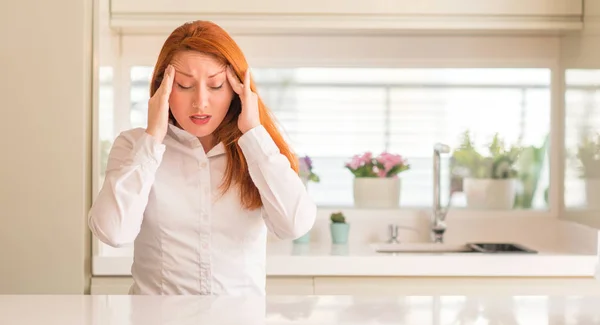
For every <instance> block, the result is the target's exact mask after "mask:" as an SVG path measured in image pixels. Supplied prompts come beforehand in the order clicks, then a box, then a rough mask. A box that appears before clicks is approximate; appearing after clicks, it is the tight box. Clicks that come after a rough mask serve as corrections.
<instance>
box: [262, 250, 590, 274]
mask: <svg viewBox="0 0 600 325" xmlns="http://www.w3.org/2000/svg"><path fill="white" fill-rule="evenodd" d="M526 246H527V247H528V248H530V249H533V250H536V251H537V253H536V254H513V253H507V254H503V253H500V254H481V253H421V252H418V253H397V254H389V253H377V252H376V251H375V250H373V249H372V248H371V247H370V246H369V245H367V244H349V245H335V244H329V243H323V244H314V243H313V244H293V243H291V242H278V243H271V244H269V247H268V251H267V275H269V276H425V277H426V276H471V277H526V276H535V277H594V276H595V274H596V268H597V263H598V256H597V255H595V254H591V253H589V254H584V253H581V252H576V251H568V250H565V249H561V248H559V247H543V246H535V245H526Z"/></svg>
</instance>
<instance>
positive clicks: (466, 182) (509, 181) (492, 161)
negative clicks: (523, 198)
mask: <svg viewBox="0 0 600 325" xmlns="http://www.w3.org/2000/svg"><path fill="white" fill-rule="evenodd" d="M486 149H487V152H486V153H484V154H482V153H480V152H479V151H478V150H477V149H476V148H475V145H474V143H473V141H472V139H471V135H470V133H469V131H465V132H464V133H463V134H462V140H461V144H460V146H458V148H457V149H456V150H454V152H453V154H452V160H453V168H452V169H453V173H454V174H460V175H461V176H462V177H463V191H464V193H465V196H466V199H467V206H468V207H469V208H476V209H512V208H513V206H514V204H515V196H516V192H517V182H516V177H517V176H518V173H517V170H516V169H515V162H516V161H517V159H518V158H519V154H520V153H521V151H522V149H521V147H519V146H511V147H510V148H507V147H506V145H505V144H504V140H503V139H501V138H500V136H499V135H498V134H495V135H494V137H493V139H492V141H491V142H490V143H489V145H488V146H487V148H486Z"/></svg>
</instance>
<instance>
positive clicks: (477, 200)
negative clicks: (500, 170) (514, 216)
mask: <svg viewBox="0 0 600 325" xmlns="http://www.w3.org/2000/svg"><path fill="white" fill-rule="evenodd" d="M516 184H517V183H516V180H515V179H485V178H483V179H479V178H465V179H464V181H463V190H464V192H465V196H466V198H467V207H469V208H472V209H504V210H506V209H512V208H513V206H514V204H515V194H516Z"/></svg>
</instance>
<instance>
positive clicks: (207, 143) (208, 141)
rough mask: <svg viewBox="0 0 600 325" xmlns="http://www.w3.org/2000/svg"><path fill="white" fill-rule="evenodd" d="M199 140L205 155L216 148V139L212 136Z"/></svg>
mask: <svg viewBox="0 0 600 325" xmlns="http://www.w3.org/2000/svg"><path fill="white" fill-rule="evenodd" d="M198 140H200V144H202V148H204V153H208V152H209V151H210V149H212V148H213V147H214V146H215V139H214V137H213V135H212V134H211V135H207V136H205V137H201V138H198Z"/></svg>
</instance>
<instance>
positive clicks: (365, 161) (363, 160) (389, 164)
mask: <svg viewBox="0 0 600 325" xmlns="http://www.w3.org/2000/svg"><path fill="white" fill-rule="evenodd" d="M346 168H347V169H348V170H350V172H352V174H354V176H355V177H378V178H390V177H397V176H398V174H400V173H402V172H404V171H406V170H409V169H410V165H409V164H408V163H407V161H406V159H404V158H403V157H402V156H400V155H395V154H391V153H388V152H385V151H384V152H382V153H381V154H380V155H379V156H377V157H373V154H372V153H371V152H365V153H364V154H362V155H355V156H354V157H352V159H351V160H350V162H348V163H346Z"/></svg>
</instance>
